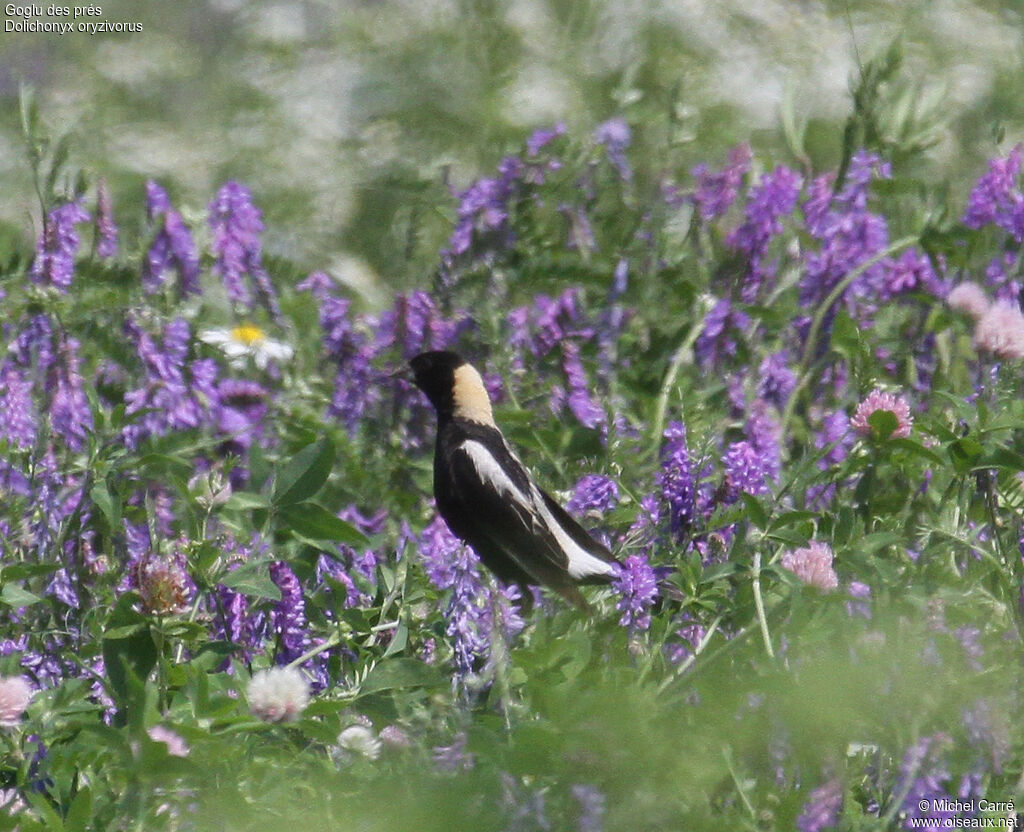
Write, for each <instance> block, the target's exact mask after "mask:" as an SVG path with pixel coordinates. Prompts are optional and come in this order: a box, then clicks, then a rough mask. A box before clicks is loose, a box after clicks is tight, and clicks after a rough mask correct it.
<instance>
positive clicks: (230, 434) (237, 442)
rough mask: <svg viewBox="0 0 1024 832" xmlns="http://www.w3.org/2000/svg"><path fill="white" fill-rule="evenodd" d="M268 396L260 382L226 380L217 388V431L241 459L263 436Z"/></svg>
mask: <svg viewBox="0 0 1024 832" xmlns="http://www.w3.org/2000/svg"><path fill="white" fill-rule="evenodd" d="M267 397H268V394H267V391H266V390H265V389H264V388H263V387H262V386H261V385H260V384H259V382H256V381H251V380H248V379H222V380H221V381H220V383H219V384H218V385H217V401H218V403H219V405H220V406H219V407H218V408H217V411H216V413H217V430H218V431H219V432H220V433H222V434H224V435H225V436H226V437H227V441H226V442H225V446H226V447H225V448H224V450H225V451H226V452H227V453H231V454H235V455H238V456H241V455H242V454H244V453H245V452H246V451H248V450H249V448H250V447H251V446H252V443H253V442H254V441H256V440H258V439H259V438H260V437H261V435H262V432H263V417H264V416H266V414H267ZM231 473H232V475H234V473H235V472H234V471H232V472H231ZM232 479H235V478H234V476H232ZM232 485H238V483H235V482H233V483H232Z"/></svg>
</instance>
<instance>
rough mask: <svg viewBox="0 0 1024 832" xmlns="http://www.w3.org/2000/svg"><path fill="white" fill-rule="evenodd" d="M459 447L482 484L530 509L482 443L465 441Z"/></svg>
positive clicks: (528, 503) (521, 494) (526, 500)
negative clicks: (471, 464) (467, 457)
mask: <svg viewBox="0 0 1024 832" xmlns="http://www.w3.org/2000/svg"><path fill="white" fill-rule="evenodd" d="M460 447H461V448H462V450H463V451H465V452H466V454H467V455H468V456H469V459H470V461H471V462H472V463H473V467H474V468H476V473H477V475H478V476H479V477H480V479H481V480H482V481H483V482H485V483H487V484H488V485H489V486H491V487H492V488H493V489H494V490H495V491H497V492H498V493H499V494H507V495H508V496H509V497H511V498H512V499H514V500H516V501H518V502H519V503H520V505H522V506H524V507H526V508H529V507H530V502H531V501H530V500H529V499H528V498H527V497H526V495H525V494H523V492H522V491H520V490H519V489H518V488H517V487H516V484H515V483H514V482H512V478H511V477H510V476H509V475H508V474H507V473H506V472H505V469H504V468H502V467H501V465H499V464H498V460H496V459H495V458H494V457H493V456H491V453H490V451H488V450H487V448H485V447H484V446H483V444H482V443H480V442H477V441H476V440H475V439H467V440H466V441H464V442H463V443H462V445H461V446H460Z"/></svg>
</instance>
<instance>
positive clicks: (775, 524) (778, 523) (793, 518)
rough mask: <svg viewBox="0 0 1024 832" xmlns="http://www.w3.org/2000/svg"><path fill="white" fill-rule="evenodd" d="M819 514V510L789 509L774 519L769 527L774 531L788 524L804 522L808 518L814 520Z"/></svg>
mask: <svg viewBox="0 0 1024 832" xmlns="http://www.w3.org/2000/svg"><path fill="white" fill-rule="evenodd" d="M817 516H818V512H816V511H801V510H795V511H787V512H785V513H784V514H780V515H779V516H778V517H776V518H775V519H774V520H772V522H771V525H770V526H769V528H770V529H771V530H772V531H776V530H777V529H783V528H785V527H786V526H794V525H796V524H797V523H803V522H804V521H806V520H814V519H815V518H817Z"/></svg>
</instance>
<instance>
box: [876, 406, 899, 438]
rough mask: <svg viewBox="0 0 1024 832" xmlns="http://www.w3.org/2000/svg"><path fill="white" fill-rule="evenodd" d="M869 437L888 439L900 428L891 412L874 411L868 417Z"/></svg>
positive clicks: (897, 420)
mask: <svg viewBox="0 0 1024 832" xmlns="http://www.w3.org/2000/svg"><path fill="white" fill-rule="evenodd" d="M868 424H870V425H871V435H872V436H874V437H875V438H877V439H888V438H889V437H890V436H892V435H893V433H895V431H896V429H897V428H899V426H900V420H899V419H897V418H896V414H895V413H893V412H892V411H891V410H876V411H875V412H874V413H872V414H871V415H870V416H868Z"/></svg>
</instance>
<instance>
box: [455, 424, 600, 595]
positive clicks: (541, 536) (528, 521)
mask: <svg viewBox="0 0 1024 832" xmlns="http://www.w3.org/2000/svg"><path fill="white" fill-rule="evenodd" d="M492 437H493V438H492ZM445 456H446V459H444V460H442V461H441V464H442V465H443V466H444V467H445V468H446V469H447V470H446V471H442V472H438V473H440V474H441V475H442V476H445V477H446V479H447V480H448V484H449V488H450V491H449V494H448V497H449V499H450V501H451V504H450V509H453V510H454V512H455V513H457V514H458V517H459V520H458V525H460V526H461V527H462V530H461V531H460V530H456V533H457V534H459V536H460V537H463V538H464V539H465V540H466V542H468V543H469V544H470V545H471V546H472V547H473V548H474V549H476V550H477V554H479V555H480V556H481V558H483V559H484V561H485V563H486V562H488V561H493V560H496V558H497V556H500V555H504V556H505V557H506V558H507V559H508V560H510V561H511V562H512V563H513V564H514V565H515V568H516V569H518V570H520V571H522V572H524V573H526V575H528V576H529V577H530V578H531V579H532V582H536V583H539V584H544V585H546V586H549V587H550V588H551V589H553V590H555V591H556V592H558V593H559V594H560V595H562V596H563V597H564V598H566V599H567V600H569V601H571V602H572V603H574V604H576V605H577V606H582V607H585V606H586V602H585V601H584V599H583V596H582V595H581V594H580V592H579V590H578V589H576V587H575V584H574V581H573V579H572V578H571V576H570V575H569V558H568V555H567V554H566V553H565V552H564V551H563V550H562V547H561V546H559V544H558V541H557V540H556V538H555V536H554V535H553V534H552V532H551V530H550V529H549V528H548V526H547V523H546V522H545V520H544V517H543V514H542V513H541V510H540V507H539V506H538V505H537V503H538V499H537V497H538V494H539V489H537V488H536V486H534V485H533V484H532V482H531V481H530V478H529V475H528V474H527V473H526V471H525V469H523V467H522V465H521V464H520V463H519V461H518V460H516V459H515V457H514V456H513V455H512V454H511V452H509V451H508V449H507V448H506V447H505V443H504V440H502V439H501V435H500V434H499V433H498V432H497V431H495V432H494V434H492V435H491V437H487V436H484V437H481V438H480V439H476V438H473V437H469V438H467V439H466V440H464V441H463V442H461V443H459V444H458V445H456V446H455V447H453V448H451V449H450V450H449V451H448V453H447V454H446V455H445ZM453 530H454V529H453ZM581 531H582V530H581ZM584 534H585V532H584ZM488 565H490V563H488ZM492 568H493V567H492ZM495 571H496V572H498V574H499V575H500V574H501V570H500V569H495Z"/></svg>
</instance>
